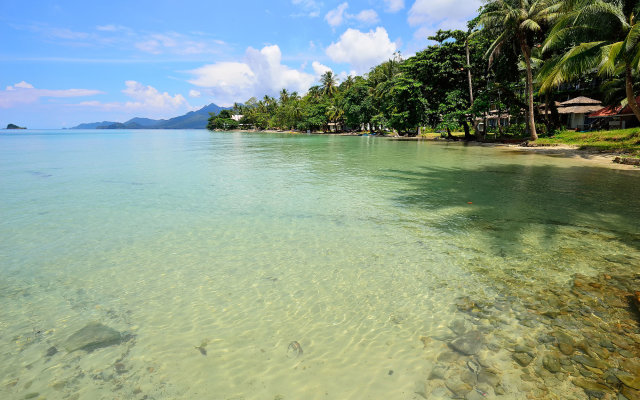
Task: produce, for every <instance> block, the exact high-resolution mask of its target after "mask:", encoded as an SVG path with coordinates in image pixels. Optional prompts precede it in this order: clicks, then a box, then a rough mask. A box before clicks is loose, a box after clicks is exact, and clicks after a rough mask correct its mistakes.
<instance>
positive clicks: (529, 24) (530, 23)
mask: <svg viewBox="0 0 640 400" xmlns="http://www.w3.org/2000/svg"><path fill="white" fill-rule="evenodd" d="M520 29H521V30H523V31H532V32H540V31H541V30H542V28H541V27H540V24H538V23H537V22H536V21H534V20H532V19H525V20H524V21H522V22H521V23H520Z"/></svg>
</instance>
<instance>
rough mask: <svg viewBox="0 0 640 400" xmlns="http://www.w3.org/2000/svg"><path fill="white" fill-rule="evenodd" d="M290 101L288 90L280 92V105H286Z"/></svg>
mask: <svg viewBox="0 0 640 400" xmlns="http://www.w3.org/2000/svg"><path fill="white" fill-rule="evenodd" d="M288 101H289V92H288V91H287V89H282V90H281V91H280V104H285V103H287V102H288Z"/></svg>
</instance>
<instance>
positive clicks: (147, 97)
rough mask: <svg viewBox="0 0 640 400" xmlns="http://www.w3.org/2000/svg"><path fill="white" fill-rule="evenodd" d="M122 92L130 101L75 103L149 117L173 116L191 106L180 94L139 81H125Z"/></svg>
mask: <svg viewBox="0 0 640 400" xmlns="http://www.w3.org/2000/svg"><path fill="white" fill-rule="evenodd" d="M122 93H124V94H126V95H127V96H128V97H130V98H131V99H132V100H131V101H126V102H110V103H103V102H99V101H84V102H81V103H78V104H76V106H80V107H90V108H97V109H100V110H102V111H119V112H124V113H126V114H129V115H133V113H140V114H142V113H144V115H145V116H147V117H150V118H162V117H172V116H175V114H176V112H178V111H190V110H193V107H191V106H190V105H189V103H188V102H187V100H186V99H185V98H184V96H182V95H181V94H176V95H173V96H172V95H170V94H169V93H167V92H162V93H161V92H160V91H158V90H157V89H156V88H154V87H153V86H145V85H143V84H142V83H140V82H136V81H126V82H125V89H123V90H122Z"/></svg>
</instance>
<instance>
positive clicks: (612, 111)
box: [589, 96, 640, 118]
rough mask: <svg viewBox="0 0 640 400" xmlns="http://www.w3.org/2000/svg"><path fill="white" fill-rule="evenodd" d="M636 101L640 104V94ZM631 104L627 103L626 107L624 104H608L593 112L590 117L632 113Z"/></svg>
mask: <svg viewBox="0 0 640 400" xmlns="http://www.w3.org/2000/svg"><path fill="white" fill-rule="evenodd" d="M636 103H639V104H640V96H638V97H636ZM632 114H633V111H631V106H629V105H628V104H627V106H626V107H624V108H622V106H608V107H605V108H603V109H601V110H598V111H595V112H592V113H591V114H589V118H601V117H615V116H616V115H632Z"/></svg>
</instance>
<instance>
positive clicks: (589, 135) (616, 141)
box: [535, 128, 640, 156]
mask: <svg viewBox="0 0 640 400" xmlns="http://www.w3.org/2000/svg"><path fill="white" fill-rule="evenodd" d="M535 143H536V144H537V145H554V144H568V145H574V146H579V148H580V149H586V150H597V151H603V152H612V153H630V154H633V155H638V156H640V128H631V129H619V130H613V131H595V132H573V131H564V132H560V133H558V134H556V135H554V136H551V137H547V138H540V139H538V140H537V141H536V142H535Z"/></svg>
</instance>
